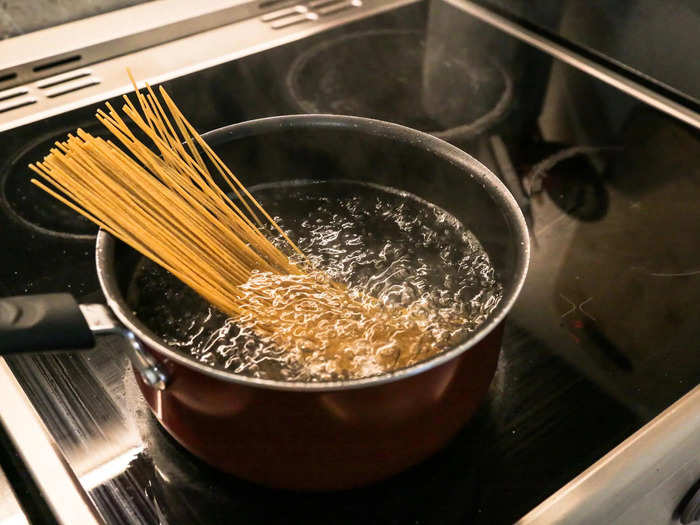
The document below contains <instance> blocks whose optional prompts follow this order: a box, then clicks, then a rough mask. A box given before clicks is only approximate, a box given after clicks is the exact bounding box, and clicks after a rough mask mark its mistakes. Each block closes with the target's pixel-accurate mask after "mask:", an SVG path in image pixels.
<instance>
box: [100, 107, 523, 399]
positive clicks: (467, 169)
mask: <svg viewBox="0 0 700 525" xmlns="http://www.w3.org/2000/svg"><path fill="white" fill-rule="evenodd" d="M309 127H313V128H350V129H353V130H357V131H360V132H363V133H366V134H369V135H376V136H381V137H384V138H389V139H392V140H396V141H399V142H403V143H407V144H410V145H413V146H415V147H419V148H422V149H424V150H426V151H428V152H429V153H432V154H433V155H435V156H436V157H439V158H441V159H442V160H443V161H447V162H449V163H450V164H452V165H455V166H457V167H460V168H462V170H463V171H464V175H465V177H467V176H469V177H473V178H476V179H478V181H479V182H480V183H481V185H482V187H483V188H484V191H486V192H487V193H489V194H490V195H491V197H492V198H493V199H494V200H495V201H496V202H498V203H499V204H500V205H501V206H502V209H503V212H504V215H505V216H506V220H507V221H508V222H509V223H510V224H509V225H510V226H511V228H512V235H513V236H514V237H515V243H516V244H517V245H519V246H520V248H519V249H518V250H517V256H516V263H515V268H514V271H513V285H512V286H511V287H510V289H509V292H508V293H507V294H506V295H505V296H504V297H503V298H502V299H501V302H500V304H499V305H498V306H497V307H496V310H495V311H494V312H492V314H491V315H490V317H489V319H488V320H487V321H486V322H484V323H483V324H482V325H481V326H479V328H478V329H477V330H476V331H474V332H473V334H472V335H471V337H469V338H468V339H467V340H466V341H464V342H463V343H461V344H459V345H457V346H456V347H454V348H452V349H450V350H448V351H446V352H442V353H440V354H437V355H436V356H434V357H432V358H431V359H428V360H427V361H423V362H420V363H417V364H415V365H413V366H410V367H407V368H402V369H399V370H395V371H392V372H387V373H385V374H381V375H378V376H371V377H366V378H361V379H348V380H344V381H326V382H296V381H279V380H273V379H259V378H253V377H247V376H243V375H240V374H235V373H233V372H230V371H227V370H221V369H217V368H213V367H211V366H209V365H206V364H203V363H199V362H197V361H195V360H194V359H192V358H190V357H187V356H185V355H184V354H182V353H179V352H177V351H175V350H173V349H171V348H169V347H168V346H167V345H166V344H165V343H164V342H163V341H162V340H161V339H160V338H159V337H158V336H156V335H155V334H154V333H152V332H151V331H150V330H149V329H148V328H147V327H146V326H145V325H143V324H142V323H141V321H139V320H138V318H137V317H136V316H135V315H134V313H133V312H132V311H131V309H130V308H129V306H128V305H127V303H126V300H125V298H124V297H123V296H122V294H121V292H120V291H119V287H118V284H117V280H116V276H115V274H114V271H113V268H112V265H113V254H114V247H115V244H116V243H115V238H114V237H113V236H112V235H111V234H109V233H108V232H106V231H104V230H102V229H101V230H100V231H99V233H98V235H97V243H96V250H95V260H96V265H97V276H98V278H99V281H100V286H101V288H102V292H103V293H104V295H105V298H106V300H107V305H108V306H109V307H110V308H111V310H112V311H113V312H114V314H115V315H116V317H117V318H118V319H119V320H120V321H121V322H122V323H123V324H124V326H126V327H127V328H128V329H129V330H131V331H132V332H133V333H134V335H135V336H136V337H137V338H138V339H139V340H141V341H142V342H143V343H144V344H145V345H146V346H148V347H149V349H150V350H151V351H154V352H156V353H158V354H160V355H162V356H165V357H167V358H168V359H170V360H172V361H175V362H177V363H178V364H180V365H184V366H186V367H188V368H190V369H192V370H194V371H197V372H201V373H203V374H205V375H207V376H210V377H212V378H216V379H219V380H222V381H226V382H231V383H238V384H241V385H246V386H250V387H258V388H267V389H273V390H288V391H296V392H319V391H337V390H351V389H356V388H365V387H371V386H377V385H382V384H385V383H390V382H394V381H398V380H400V379H404V378H407V377H411V376H414V375H417V374H420V373H423V372H426V371H428V370H431V369H433V368H435V367H437V366H440V365H442V364H444V363H447V362H448V361H451V360H453V359H455V358H456V357H458V356H459V355H461V354H462V353H464V352H466V351H467V350H469V349H470V348H472V347H473V346H475V345H476V344H477V343H479V342H480V341H481V340H482V339H484V338H485V337H486V336H487V335H488V334H489V333H490V332H491V331H492V330H493V329H494V328H496V327H497V326H498V325H499V324H500V323H501V322H502V321H503V319H504V318H505V316H506V314H507V313H508V312H509V311H510V309H511V308H512V306H513V304H514V303H515V300H516V299H517V297H518V295H519V293H520V290H521V289H522V287H523V284H524V282H525V276H526V274H527V269H528V265H529V260H530V238H529V235H528V230H527V226H526V223H525V218H524V217H523V214H522V212H521V210H520V208H519V207H518V205H517V203H516V201H515V199H514V198H513V196H512V195H511V194H510V192H509V191H508V189H507V188H506V187H505V186H504V185H503V183H502V182H501V181H500V180H499V179H498V178H497V177H496V175H494V174H493V173H492V172H491V171H490V170H489V169H488V168H486V167H485V166H484V165H483V164H481V163H480V162H479V161H477V160H476V159H474V158H473V157H472V156H471V155H469V154H468V153H465V152H464V151H462V150H460V149H458V148H456V147H455V146H452V145H451V144H449V143H447V142H445V141H444V140H442V139H439V138H437V137H434V136H432V135H429V134H427V133H424V132H422V131H417V130H414V129H411V128H407V127H405V126H401V125H399V124H394V123H390V122H384V121H380V120H375V119H369V118H364V117H352V116H345V115H282V116H275V117H267V118H261V119H255V120H249V121H246V122H241V123H238V124H232V125H229V126H224V127H221V128H218V129H215V130H213V131H209V132H208V133H204V134H203V135H202V138H204V139H205V140H206V141H207V143H208V144H209V145H210V146H212V147H214V146H216V145H218V144H221V143H223V142H229V141H231V140H235V139H237V138H244V137H248V136H253V135H260V134H264V133H266V132H271V131H273V132H274V131H279V130H283V129H294V128H309Z"/></svg>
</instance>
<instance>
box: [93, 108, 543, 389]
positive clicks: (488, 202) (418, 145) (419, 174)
mask: <svg viewBox="0 0 700 525" xmlns="http://www.w3.org/2000/svg"><path fill="white" fill-rule="evenodd" d="M203 137H204V139H205V140H207V142H208V143H209V144H210V145H212V146H213V147H215V149H216V151H217V153H218V154H219V155H220V156H221V157H222V159H223V160H224V162H226V163H227V164H228V165H229V166H230V167H231V168H232V169H233V170H234V171H235V172H236V174H237V176H238V177H239V178H240V179H241V180H242V182H243V183H244V184H246V185H249V186H252V185H254V184H258V183H265V182H275V181H281V180H296V179H334V178H345V179H355V180H362V181H365V182H374V183H378V184H382V185H384V186H390V187H394V188H397V189H401V190H405V191H408V192H410V193H413V194H414V195H417V196H418V197H420V198H423V199H425V200H428V201H429V202H433V203H435V204H437V205H438V206H440V207H442V208H444V209H445V210H447V211H449V212H450V213H452V214H453V215H455V216H456V217H457V218H458V219H460V220H461V221H462V222H463V224H465V226H466V227H468V228H469V229H470V230H472V232H474V233H475V235H476V236H477V238H478V239H479V240H480V242H481V243H482V245H483V246H484V248H485V249H486V251H487V253H488V254H489V256H490V258H491V260H492V263H493V264H494V267H495V269H496V272H497V275H498V276H499V278H500V279H501V281H502V283H503V285H504V296H503V299H502V301H501V303H500V304H499V305H498V307H497V308H496V309H495V310H494V311H493V312H492V313H491V315H490V316H489V318H488V319H487V320H486V321H485V322H484V324H483V325H481V327H480V328H479V329H478V330H476V331H475V332H474V333H473V335H472V336H471V337H470V338H469V339H468V340H467V341H465V342H464V343H462V344H460V345H458V346H456V347H455V348H453V349H451V350H449V351H446V352H443V353H441V354H439V355H437V356H435V357H433V358H432V359H430V360H427V361H424V362H422V363H418V364H416V365H414V366H411V367H408V368H405V369H401V370H397V371H394V372H391V373H387V374H383V375H380V376H375V377H369V378H365V379H355V380H349V381H342V382H323V383H300V382H284V381H274V380H268V379H256V378H250V377H245V376H241V375H237V374H234V373H232V372H229V371H226V370H220V369H216V368H213V367H210V366H207V365H205V364H202V363H199V362H197V361H194V360H193V359H191V358H189V357H187V356H186V355H184V354H182V353H180V352H177V351H175V350H173V349H171V348H169V347H168V346H167V345H166V344H165V343H164V342H163V341H162V340H161V339H160V338H159V337H158V336H157V335H156V334H154V333H153V332H152V331H151V330H150V329H149V328H148V327H147V326H145V325H144V324H143V323H141V321H139V319H138V318H137V317H136V316H135V315H134V314H133V312H132V310H131V308H130V307H129V305H128V304H127V302H126V300H125V293H124V291H125V290H126V287H127V286H128V282H129V280H130V279H131V275H132V274H133V269H134V266H135V264H136V263H137V262H138V259H139V258H140V255H139V254H138V253H136V252H135V251H133V250H132V249H131V248H129V247H128V246H126V245H124V244H123V243H121V242H120V241H117V240H116V239H115V238H114V237H112V236H111V235H110V234H108V233H107V232H105V231H100V233H99V234H98V237H97V246H96V262H97V272H98V277H99V279H100V284H101V286H102V290H103V292H104V295H105V297H106V299H107V303H108V305H109V306H110V308H111V309H112V310H113V311H114V313H115V315H116V316H117V317H118V318H119V320H120V321H121V322H122V323H123V324H124V325H125V326H126V327H127V328H128V329H130V330H131V331H133V332H134V334H135V335H136V336H137V337H139V338H140V339H141V340H142V341H143V342H144V344H146V345H147V346H148V347H150V348H151V349H153V350H155V351H157V352H158V353H159V354H161V355H162V356H164V357H167V358H168V359H171V360H173V361H176V362H178V363H181V364H183V365H185V366H187V367H189V368H191V369H193V370H196V371H199V372H201V373H203V374H206V375H209V376H212V377H216V378H218V379H220V380H223V381H231V382H235V383H240V384H245V385H249V386H257V387H265V388H271V389H277V390H292V391H323V390H328V391H331V390H342V389H352V388H362V387H366V386H371V385H378V384H382V383H387V382H391V381H397V380H399V379H401V378H404V377H408V376H411V375H414V374H419V373H421V372H423V371H425V370H428V369H431V368H434V367H436V366H438V365H440V364H442V363H445V362H447V361H449V360H451V359H453V358H455V357H456V356H458V355H459V354H461V353H462V352H465V351H467V350H469V348H471V347H472V346H474V345H475V344H476V343H477V342H479V341H480V340H481V339H483V338H484V337H485V336H486V335H487V334H488V333H489V332H490V331H491V330H492V329H493V328H494V327H496V326H497V325H498V324H499V323H500V322H501V321H502V320H503V319H504V317H505V316H506V314H507V313H508V311H509V310H510V308H511V307H512V306H513V303H514V302H515V300H516V298H517V296H518V293H519V292H520V289H521V288H522V285H523V282H524V280H525V275H526V273H527V268H528V261H529V254H530V243H529V237H528V232H527V226H526V224H525V220H524V218H523V215H522V213H521V211H520V209H519V208H518V206H517V204H516V202H515V200H514V199H513V197H512V196H511V194H510V193H509V191H508V190H507V189H506V187H505V186H504V185H503V184H502V183H501V182H500V181H499V180H498V178H497V177H496V176H495V175H494V174H493V173H491V172H490V171H489V170H488V169H487V168H486V167H485V166H483V165H482V164H481V163H479V162H478V161H477V160H475V159H474V158H473V157H471V156H470V155H468V154H467V153H465V152H463V151H462V150H460V149H458V148H456V147H454V146H452V145H450V144H448V143H447V142H444V141H443V140H440V139H438V138H436V137H433V136H431V135H428V134H426V133H422V132H419V131H416V130H413V129H410V128H406V127H404V126H400V125H397V124H392V123H388V122H382V121H377V120H373V119H366V118H360V117H349V116H336V115H292V116H280V117H270V118H265V119H259V120H253V121H249V122H243V123H240V124H233V125H231V126H227V127H223V128H220V129H217V130H214V131H211V132H209V133H206V134H204V135H203Z"/></svg>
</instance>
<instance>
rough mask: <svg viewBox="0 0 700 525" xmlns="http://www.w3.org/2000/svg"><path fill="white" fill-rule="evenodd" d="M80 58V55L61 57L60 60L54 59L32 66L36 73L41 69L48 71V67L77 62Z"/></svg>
mask: <svg viewBox="0 0 700 525" xmlns="http://www.w3.org/2000/svg"><path fill="white" fill-rule="evenodd" d="M80 58H81V57H80V55H73V56H70V57H66V58H61V59H59V60H54V61H53V62H47V63H46V64H41V65H40V66H34V67H33V68H32V71H34V72H35V73H38V72H39V71H46V70H47V69H51V68H52V67H58V66H64V65H66V64H70V63H71V62H77V61H78V60H80Z"/></svg>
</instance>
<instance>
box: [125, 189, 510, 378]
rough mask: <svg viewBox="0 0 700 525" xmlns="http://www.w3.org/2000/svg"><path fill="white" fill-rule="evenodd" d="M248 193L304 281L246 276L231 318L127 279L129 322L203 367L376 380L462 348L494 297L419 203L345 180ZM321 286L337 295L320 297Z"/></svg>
mask: <svg viewBox="0 0 700 525" xmlns="http://www.w3.org/2000/svg"><path fill="white" fill-rule="evenodd" d="M280 190H282V191H280ZM255 195H256V197H257V198H258V199H259V200H260V201H261V204H262V205H263V206H264V207H265V208H266V209H267V210H268V212H270V214H271V215H272V216H275V217H276V218H277V221H278V223H279V224H280V226H282V228H283V229H284V230H285V231H287V232H288V233H289V234H290V237H291V238H292V239H293V240H294V241H295V242H296V243H297V245H298V246H299V247H300V248H301V250H302V251H304V252H305V253H306V254H307V255H309V258H310V259H311V262H312V265H313V266H314V267H315V268H316V269H317V270H316V271H314V272H312V273H311V275H309V276H292V275H290V276H280V275H273V274H266V273H264V272H256V273H254V274H253V275H252V276H251V278H250V279H249V281H248V283H246V284H245V285H244V286H243V290H244V293H246V294H247V295H246V297H248V300H249V301H250V308H251V310H250V311H252V312H255V313H252V314H250V315H247V316H244V317H243V318H242V319H241V318H239V319H236V320H234V319H231V318H227V317H226V316H225V315H224V314H222V313H221V312H218V311H217V310H215V309H213V308H212V307H211V306H209V305H208V304H207V303H205V302H204V301H203V300H202V299H201V298H199V297H198V296H197V295H196V294H195V293H194V292H192V290H190V289H189V288H187V287H186V286H185V285H183V284H182V283H180V282H179V281H177V280H176V279H174V278H173V277H172V276H170V275H169V274H167V272H165V271H164V270H162V269H160V268H159V267H157V266H156V265H154V264H153V263H150V262H149V263H145V264H144V265H143V268H142V270H141V272H140V273H139V275H138V276H137V278H136V281H137V283H136V284H137V286H136V287H135V288H136V289H138V290H139V293H138V298H137V299H138V304H137V311H138V316H139V318H140V319H141V320H142V321H144V322H145V323H146V324H147V325H148V326H150V327H151V328H152V329H153V330H154V331H155V332H156V333H158V334H160V335H161V336H162V337H163V338H164V339H165V340H166V341H167V342H168V343H169V344H170V346H171V347H173V348H177V349H178V350H180V351H182V352H185V353H187V354H189V355H190V356H192V357H194V358H195V359H197V360H199V361H201V362H203V363H206V364H208V365H211V366H215V367H218V368H224V369H228V370H231V371H234V372H235V373H238V374H243V375H247V376H252V377H260V378H270V379H282V380H288V381H327V380H336V379H347V378H356V377H366V376H371V375H376V374H381V373H383V372H385V371H387V369H391V368H392V367H395V366H408V365H410V364H414V363H415V362H418V361H420V360H423V359H427V358H429V357H431V356H432V355H434V354H435V352H437V351H440V350H443V349H447V348H450V347H452V346H454V345H455V344H458V343H459V342H460V341H463V340H465V339H466V338H467V337H468V336H469V334H470V333H471V332H472V331H473V330H474V329H475V328H476V327H477V326H479V324H481V323H482V322H483V321H484V320H485V318H486V317H487V316H488V314H489V313H490V312H491V311H493V309H494V308H495V307H496V306H497V304H498V302H499V301H500V299H501V295H502V290H501V285H500V284H499V283H498V282H496V280H495V279H494V271H493V267H492V266H491V264H490V261H489V259H488V256H487V255H486V253H485V252H484V251H483V249H482V248H481V246H480V244H479V243H478V241H477V240H476V239H475V238H474V236H473V235H472V234H471V232H469V231H467V230H465V229H464V228H463V226H462V225H461V224H460V223H459V221H457V219H455V218H454V217H453V216H451V215H449V214H447V213H446V212H445V211H444V210H440V209H437V208H435V207H433V206H431V205H429V204H428V203H425V202H422V201H420V200H418V199H415V198H412V197H411V196H407V195H405V194H401V193H398V192H394V191H385V190H383V189H381V188H378V187H376V186H370V185H363V184H360V183H349V182H319V183H311V184H306V185H298V184H297V185H287V186H286V187H281V186H276V187H266V188H264V189H260V190H258V191H256V192H255ZM267 233H268V234H269V236H270V238H271V239H272V240H273V242H275V243H277V244H278V245H280V246H282V245H283V243H282V240H281V238H280V236H279V235H278V234H277V233H276V232H274V231H273V230H272V229H270V231H268V232H267ZM292 259H294V258H293V257H292ZM296 262H300V261H296ZM329 278H330V279H331V280H333V281H334V282H336V283H341V284H342V285H344V286H347V287H348V288H347V291H342V293H341V292H337V293H336V292H334V291H333V290H332V289H331V288H332V287H330V285H329V286H328V290H327V291H326V292H323V293H321V292H319V289H321V290H323V286H321V287H320V288H319V286H318V285H319V283H321V284H324V283H325V284H326V285H327V284H328V279H329ZM132 288H133V287H132ZM319 293H320V294H321V295H319ZM135 300H136V299H135ZM256 301H257V302H256ZM260 301H268V304H267V305H266V306H264V308H263V304H262V303H261V302H260ZM269 305H272V308H270V306H269ZM263 311H265V312H268V313H267V314H266V315H268V316H269V315H273V314H274V315H273V317H271V318H268V319H266V318H264V315H263V314H262V313H261V312H263ZM270 324H272V325H274V330H273V332H272V333H270V331H269V330H268V331H267V332H266V331H265V329H264V326H263V325H270Z"/></svg>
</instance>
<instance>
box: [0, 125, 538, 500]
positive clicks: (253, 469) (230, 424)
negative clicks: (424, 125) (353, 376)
mask: <svg viewBox="0 0 700 525" xmlns="http://www.w3.org/2000/svg"><path fill="white" fill-rule="evenodd" d="M204 138H205V140H207V142H208V143H209V144H211V145H212V146H213V147H214V148H215V149H216V151H217V152H218V153H219V155H220V156H221V157H222V159H223V160H224V162H226V163H227V164H228V165H229V166H231V167H232V168H233V169H234V170H235V171H236V173H237V175H238V176H239V177H240V178H241V180H242V181H243V183H244V184H247V185H253V184H258V183H266V182H280V181H286V180H297V179H307V180H308V179H346V180H347V179H354V180H358V181H364V182H372V183H377V184H381V185H383V186H389V187H392V188H396V189H400V190H404V191H408V192H410V193H412V194H414V195H417V196H418V197H420V198H422V199H425V200H427V201H429V202H432V203H434V204H436V205H438V206H440V207H441V208H443V209H445V210H447V211H448V212H450V213H451V214H453V215H454V216H455V217H457V218H458V219H459V220H460V221H462V223H463V224H464V225H465V226H466V227H467V228H468V229H470V230H471V231H472V232H473V233H474V234H475V235H476V237H477V238H478V239H479V240H480V242H481V243H482V245H483V246H484V248H485V249H486V251H487V252H488V254H489V256H490V258H491V261H492V263H493V265H494V267H495V269H496V273H497V276H498V277H499V279H500V280H501V282H502V283H503V286H504V295H503V299H502V300H501V303H500V304H499V305H498V307H497V308H496V309H495V310H494V311H493V312H492V313H491V314H490V315H489V317H488V318H487V320H486V321H485V322H484V323H483V324H482V325H481V326H480V327H479V329H477V330H476V331H475V332H474V333H473V334H472V335H471V337H470V338H469V339H468V340H467V341H466V342H464V343H462V344H460V345H459V346H457V347H455V348H452V349H450V350H448V351H446V352H443V353H441V354H439V355H437V356H435V357H433V358H432V359H430V360H427V361H425V362H422V363H419V364H417V365H414V366H411V367H409V368H405V369H402V370H398V371H395V372H392V373H388V374H383V375H380V376H376V377H369V378H366V379H357V380H349V381H340V382H326V383H319V382H317V383H298V382H283V381H273V380H264V379H254V378H249V377H244V376H241V375H236V374H234V373H232V372H229V371H225V370H219V369H215V368H212V367H210V366H207V365H205V364H202V363H199V362H197V361H195V360H193V359H191V358H189V357H188V356H186V355H184V354H182V353H180V352H178V351H175V350H173V349H171V348H168V346H167V345H166V344H165V343H164V342H163V341H162V340H161V339H160V338H159V337H158V336H157V335H155V334H154V333H153V332H151V331H150V330H149V329H148V328H147V327H146V326H145V325H144V324H142V323H141V321H139V319H138V318H137V317H136V316H135V315H134V313H133V311H132V308H131V307H130V306H129V305H128V304H127V302H126V298H125V297H126V290H127V288H128V286H129V283H130V281H131V279H132V277H133V274H134V271H135V268H136V266H137V264H138V262H139V260H140V257H141V256H140V255H139V254H138V253H137V252H135V251H134V250H132V249H131V248H129V247H128V246H126V245H124V244H123V243H121V242H120V241H117V240H116V239H115V238H113V237H112V236H111V235H109V234H108V233H106V232H104V231H100V233H99V234H98V237H97V247H96V261H97V272H98V276H99V279H100V284H101V286H102V291H103V293H104V296H105V297H106V299H107V306H105V305H78V304H77V303H76V301H75V300H74V299H73V298H72V297H71V296H70V295H68V294H52V295H41V296H24V297H12V298H5V299H1V300H0V354H10V353H17V352H31V351H34V352H36V351H44V350H49V349H51V350H56V349H61V348H64V349H65V348H70V349H76V348H91V347H92V346H93V345H94V335H99V334H102V333H115V332H116V333H121V334H122V335H124V337H125V338H126V339H127V342H128V344H127V345H126V346H127V348H128V352H129V355H130V357H131V360H132V363H133V365H134V370H135V372H136V376H137V380H138V384H139V387H140V389H141V391H142V393H143V396H144V398H145V399H146V401H147V402H148V404H149V405H150V407H151V409H152V411H153V413H154V415H155V417H156V418H157V419H158V421H159V422H160V423H161V424H162V425H163V427H164V428H165V429H166V430H167V431H168V432H169V433H170V434H171V435H172V436H173V437H174V438H175V439H176V440H177V441H179V442H180V443H181V444H182V445H183V446H184V447H185V448H186V449H188V450H189V451H190V452H192V453H193V454H195V455H196V456H198V457H200V458H201V459H203V460H204V461H206V462H207V463H209V464H211V465H213V466H214V467H216V468H218V469H221V470H223V471H226V472H230V473H232V474H235V475H237V476H240V477H241V478H245V479H248V480H251V481H254V482H257V483H261V484H264V485H268V486H272V487H279V488H288V489H301V490H332V489H342V488H350V487H357V486H361V485H365V484H368V483H371V482H374V481H377V480H380V479H382V478H386V477H388V476H390V475H392V474H395V473H397V472H400V471H402V470H404V469H406V468H408V467H409V466H411V465H413V464H415V463H417V462H419V461H421V460H423V459H424V458H426V457H428V456H429V455H431V454H433V453H434V452H435V451H437V450H438V449H439V448H440V447H442V446H443V445H445V444H446V442H447V441H449V439H450V438H452V437H453V436H454V435H455V434H456V433H457V432H458V430H459V429H460V428H461V427H462V426H463V425H464V423H465V422H466V421H467V420H468V419H469V418H470V417H471V415H472V414H473V413H474V411H475V410H476V408H477V407H478V405H479V403H480V401H481V400H482V399H483V397H484V395H485V393H486V391H487V389H488V386H489V384H490V382H491V379H492V377H493V375H494V372H495V369H496V362H497V360H498V355H499V351H500V343H501V332H502V325H503V320H504V318H505V316H506V314H507V312H508V311H509V310H510V308H511V307H512V305H513V303H514V302H515V299H516V297H517V295H518V293H519V291H520V289H521V287H522V284H523V281H524V279H525V274H526V272H527V266H528V259H529V239H528V234H527V228H526V226H525V221H524V219H523V216H522V214H521V212H520V210H519V208H518V206H517V204H516V203H515V201H514V199H513V198H512V197H511V195H510V193H509V192H508V190H507V189H506V188H505V186H503V184H501V182H500V181H499V180H498V179H497V178H496V176H494V175H493V174H492V173H491V172H490V171H489V170H488V169H487V168H485V167H484V166H483V165H482V164H480V163H479V162H478V161H476V160H475V159H474V158H472V157H471V156H469V155H468V154H466V153H464V152H463V151H461V150H459V149H457V148H455V147H453V146H451V145H450V144H448V143H446V142H444V141H442V140H440V139H438V138H435V137H433V136H430V135H428V134H425V133H422V132H419V131H416V130H413V129H410V128H406V127H403V126H399V125H396V124H390V123H387V122H381V121H377V120H372V119H366V118H358V117H348V116H334V115H294V116H281V117H271V118H265V119H259V120H253V121H250V122H243V123H240V124H234V125H232V126H227V127H224V128H221V129H217V130H215V131H212V132H210V133H207V134H205V135H204Z"/></svg>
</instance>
